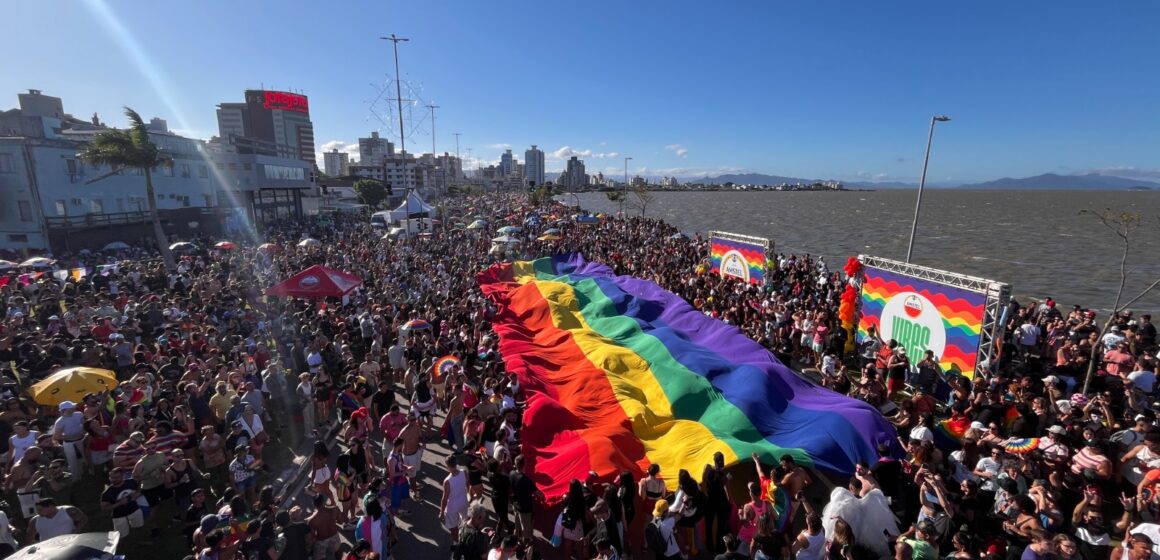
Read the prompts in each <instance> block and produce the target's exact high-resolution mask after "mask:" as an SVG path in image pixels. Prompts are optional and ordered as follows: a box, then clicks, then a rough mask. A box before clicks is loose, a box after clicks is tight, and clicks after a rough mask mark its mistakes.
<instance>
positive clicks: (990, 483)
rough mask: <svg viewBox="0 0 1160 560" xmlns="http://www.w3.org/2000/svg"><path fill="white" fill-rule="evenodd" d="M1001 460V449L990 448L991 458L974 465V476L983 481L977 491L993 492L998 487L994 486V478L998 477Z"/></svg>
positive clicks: (983, 459)
mask: <svg viewBox="0 0 1160 560" xmlns="http://www.w3.org/2000/svg"><path fill="white" fill-rule="evenodd" d="M1002 458H1003V449H1002V448H1001V447H999V446H994V447H992V448H991V456H990V457H983V458H982V459H979V462H978V463H977V464H975V476H977V477H979V478H981V479H983V483H982V484H981V485H980V486H979V489H980V490H982V491H984V492H994V491H995V490H998V489H999V487H998V486H997V485H996V482H995V480H996V478H998V476H999V470H1000V468H1001V467H1002V464H1001V463H1000V462H999V461H1000V460H1001V459H1002Z"/></svg>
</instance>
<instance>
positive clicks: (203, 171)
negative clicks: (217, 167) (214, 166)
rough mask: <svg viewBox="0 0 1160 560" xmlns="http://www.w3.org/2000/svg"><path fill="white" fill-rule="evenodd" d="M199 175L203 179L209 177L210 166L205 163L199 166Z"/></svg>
mask: <svg viewBox="0 0 1160 560" xmlns="http://www.w3.org/2000/svg"><path fill="white" fill-rule="evenodd" d="M197 176H198V177H200V178H202V179H205V178H206V177H209V167H207V166H205V165H199V166H197Z"/></svg>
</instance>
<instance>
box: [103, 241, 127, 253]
mask: <svg viewBox="0 0 1160 560" xmlns="http://www.w3.org/2000/svg"><path fill="white" fill-rule="evenodd" d="M128 248H129V244H128V243H125V242H124V241H114V242H112V243H109V244H108V245H105V248H104V249H101V250H102V251H124V250H125V249H128Z"/></svg>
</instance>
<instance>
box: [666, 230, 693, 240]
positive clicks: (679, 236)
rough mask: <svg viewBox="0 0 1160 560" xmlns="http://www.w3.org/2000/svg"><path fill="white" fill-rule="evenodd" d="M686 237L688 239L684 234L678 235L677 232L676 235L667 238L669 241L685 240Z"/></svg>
mask: <svg viewBox="0 0 1160 560" xmlns="http://www.w3.org/2000/svg"><path fill="white" fill-rule="evenodd" d="M688 237H689V236H687V235H685V234H683V233H680V232H678V233H674V234H672V235H670V236H669V239H686V238H688Z"/></svg>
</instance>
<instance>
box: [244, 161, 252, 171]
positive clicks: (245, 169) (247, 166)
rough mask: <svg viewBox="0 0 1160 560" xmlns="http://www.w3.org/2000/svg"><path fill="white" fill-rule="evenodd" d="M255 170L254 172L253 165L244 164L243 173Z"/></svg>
mask: <svg viewBox="0 0 1160 560" xmlns="http://www.w3.org/2000/svg"><path fill="white" fill-rule="evenodd" d="M253 170H254V166H253V165H252V164H249V163H243V164H242V171H253Z"/></svg>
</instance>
